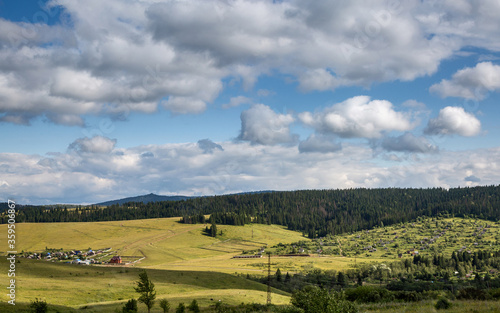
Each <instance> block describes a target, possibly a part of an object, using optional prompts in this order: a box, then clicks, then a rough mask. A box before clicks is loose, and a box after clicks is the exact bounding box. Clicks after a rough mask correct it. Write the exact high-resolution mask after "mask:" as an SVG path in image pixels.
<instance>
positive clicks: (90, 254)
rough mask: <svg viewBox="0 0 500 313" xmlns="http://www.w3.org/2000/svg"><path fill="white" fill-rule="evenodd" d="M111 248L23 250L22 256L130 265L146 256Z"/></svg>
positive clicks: (71, 261)
mask: <svg viewBox="0 0 500 313" xmlns="http://www.w3.org/2000/svg"><path fill="white" fill-rule="evenodd" d="M115 253H116V251H112V249H111V248H104V249H97V250H93V249H91V248H88V249H86V250H67V251H64V250H63V249H49V248H46V249H45V251H44V252H22V253H21V255H20V256H21V257H24V258H27V259H33V260H45V261H51V262H63V263H71V264H78V265H94V264H95V265H129V264H134V263H136V262H138V261H140V260H142V259H144V257H137V256H127V257H122V256H120V255H116V254H115Z"/></svg>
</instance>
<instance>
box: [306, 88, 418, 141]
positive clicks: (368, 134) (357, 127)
mask: <svg viewBox="0 0 500 313" xmlns="http://www.w3.org/2000/svg"><path fill="white" fill-rule="evenodd" d="M299 119H300V121H301V122H302V123H304V124H305V125H307V126H310V127H312V128H314V129H315V130H316V131H317V132H319V133H323V134H335V135H337V136H339V137H343V138H354V137H359V138H379V137H381V136H382V134H383V133H384V132H388V131H393V130H396V131H407V130H410V129H411V128H412V127H413V125H412V123H411V121H410V119H409V117H408V116H407V114H405V113H402V112H397V111H395V110H394V108H393V105H392V104H391V103H390V102H389V101H386V100H371V99H370V97H368V96H357V97H353V98H350V99H347V100H345V101H343V102H341V103H337V104H334V105H333V106H331V107H328V108H326V109H325V110H324V111H322V112H316V113H311V112H303V113H300V114H299Z"/></svg>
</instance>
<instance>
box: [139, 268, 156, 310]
mask: <svg viewBox="0 0 500 313" xmlns="http://www.w3.org/2000/svg"><path fill="white" fill-rule="evenodd" d="M136 283H137V287H135V288H134V289H135V291H136V292H137V293H140V294H141V296H140V297H139V299H138V300H139V302H142V303H144V304H145V305H146V306H147V308H148V313H149V312H150V311H151V308H152V307H153V305H154V304H155V298H156V291H155V285H154V284H153V282H152V281H151V280H149V277H148V273H146V271H143V272H141V273H140V274H139V281H137V282H136Z"/></svg>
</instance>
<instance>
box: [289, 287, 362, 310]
mask: <svg viewBox="0 0 500 313" xmlns="http://www.w3.org/2000/svg"><path fill="white" fill-rule="evenodd" d="M291 303H292V304H293V305H294V306H296V307H298V308H301V309H303V310H304V312H305V313H318V312H322V313H357V312H358V308H357V307H356V306H355V305H354V303H352V302H351V301H348V300H346V299H345V297H344V294H342V293H330V292H328V290H326V289H321V288H319V287H315V286H307V287H305V288H303V289H301V290H299V291H297V292H295V293H294V294H293V295H292V300H291Z"/></svg>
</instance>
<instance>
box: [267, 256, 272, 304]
mask: <svg viewBox="0 0 500 313" xmlns="http://www.w3.org/2000/svg"><path fill="white" fill-rule="evenodd" d="M266 303H267V305H270V304H271V253H267V302H266Z"/></svg>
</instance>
